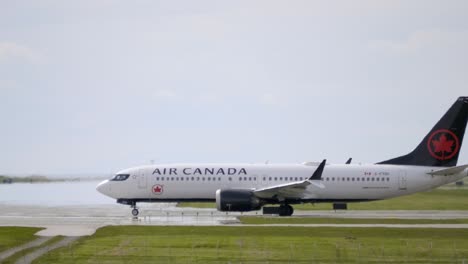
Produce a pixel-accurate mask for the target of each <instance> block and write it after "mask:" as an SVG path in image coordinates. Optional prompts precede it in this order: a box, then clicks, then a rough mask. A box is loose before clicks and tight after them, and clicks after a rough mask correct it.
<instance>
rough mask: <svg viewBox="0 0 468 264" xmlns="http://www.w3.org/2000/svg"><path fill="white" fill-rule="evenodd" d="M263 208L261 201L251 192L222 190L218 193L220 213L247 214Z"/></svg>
mask: <svg viewBox="0 0 468 264" xmlns="http://www.w3.org/2000/svg"><path fill="white" fill-rule="evenodd" d="M261 207H262V204H261V201H260V200H259V199H258V198H257V197H256V196H255V195H254V194H253V192H252V191H250V190H236V189H226V190H221V189H220V190H217V191H216V208H217V209H218V211H223V212H226V211H236V212H246V211H253V210H259V209H260V208H261Z"/></svg>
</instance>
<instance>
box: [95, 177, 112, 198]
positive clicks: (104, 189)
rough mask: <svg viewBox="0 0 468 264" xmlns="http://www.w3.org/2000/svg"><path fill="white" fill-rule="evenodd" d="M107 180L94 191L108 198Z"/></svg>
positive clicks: (108, 187)
mask: <svg viewBox="0 0 468 264" xmlns="http://www.w3.org/2000/svg"><path fill="white" fill-rule="evenodd" d="M108 183H109V180H105V181H103V182H101V183H99V184H98V186H96V190H97V191H98V192H100V193H102V194H104V195H106V196H110V186H109V184H108Z"/></svg>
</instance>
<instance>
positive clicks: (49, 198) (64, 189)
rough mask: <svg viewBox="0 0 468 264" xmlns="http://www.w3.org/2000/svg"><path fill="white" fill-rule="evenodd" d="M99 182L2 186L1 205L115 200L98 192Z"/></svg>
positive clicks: (62, 203)
mask: <svg viewBox="0 0 468 264" xmlns="http://www.w3.org/2000/svg"><path fill="white" fill-rule="evenodd" d="M98 183H99V181H84V182H52V183H13V184H0V203H1V204H21V205H26V204H27V205H43V206H62V205H96V204H115V203H116V202H115V200H114V199H111V198H109V197H107V196H104V195H102V194H101V193H99V192H98V191H96V186H97V185H98Z"/></svg>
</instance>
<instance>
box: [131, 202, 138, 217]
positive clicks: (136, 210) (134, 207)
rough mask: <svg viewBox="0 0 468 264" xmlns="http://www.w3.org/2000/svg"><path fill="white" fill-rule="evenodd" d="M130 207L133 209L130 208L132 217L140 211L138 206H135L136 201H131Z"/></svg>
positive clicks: (136, 215)
mask: <svg viewBox="0 0 468 264" xmlns="http://www.w3.org/2000/svg"><path fill="white" fill-rule="evenodd" d="M130 207H131V208H133V209H132V215H133V217H135V218H136V217H138V214H139V213H140V211H138V208H137V206H136V202H133V203H132V204H131V205H130Z"/></svg>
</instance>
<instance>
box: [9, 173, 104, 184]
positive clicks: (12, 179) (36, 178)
mask: <svg viewBox="0 0 468 264" xmlns="http://www.w3.org/2000/svg"><path fill="white" fill-rule="evenodd" d="M105 179H107V177H75V178H50V177H47V176H42V175H31V176H24V177H18V176H5V175H0V184H13V183H48V182H83V181H99V180H105Z"/></svg>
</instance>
